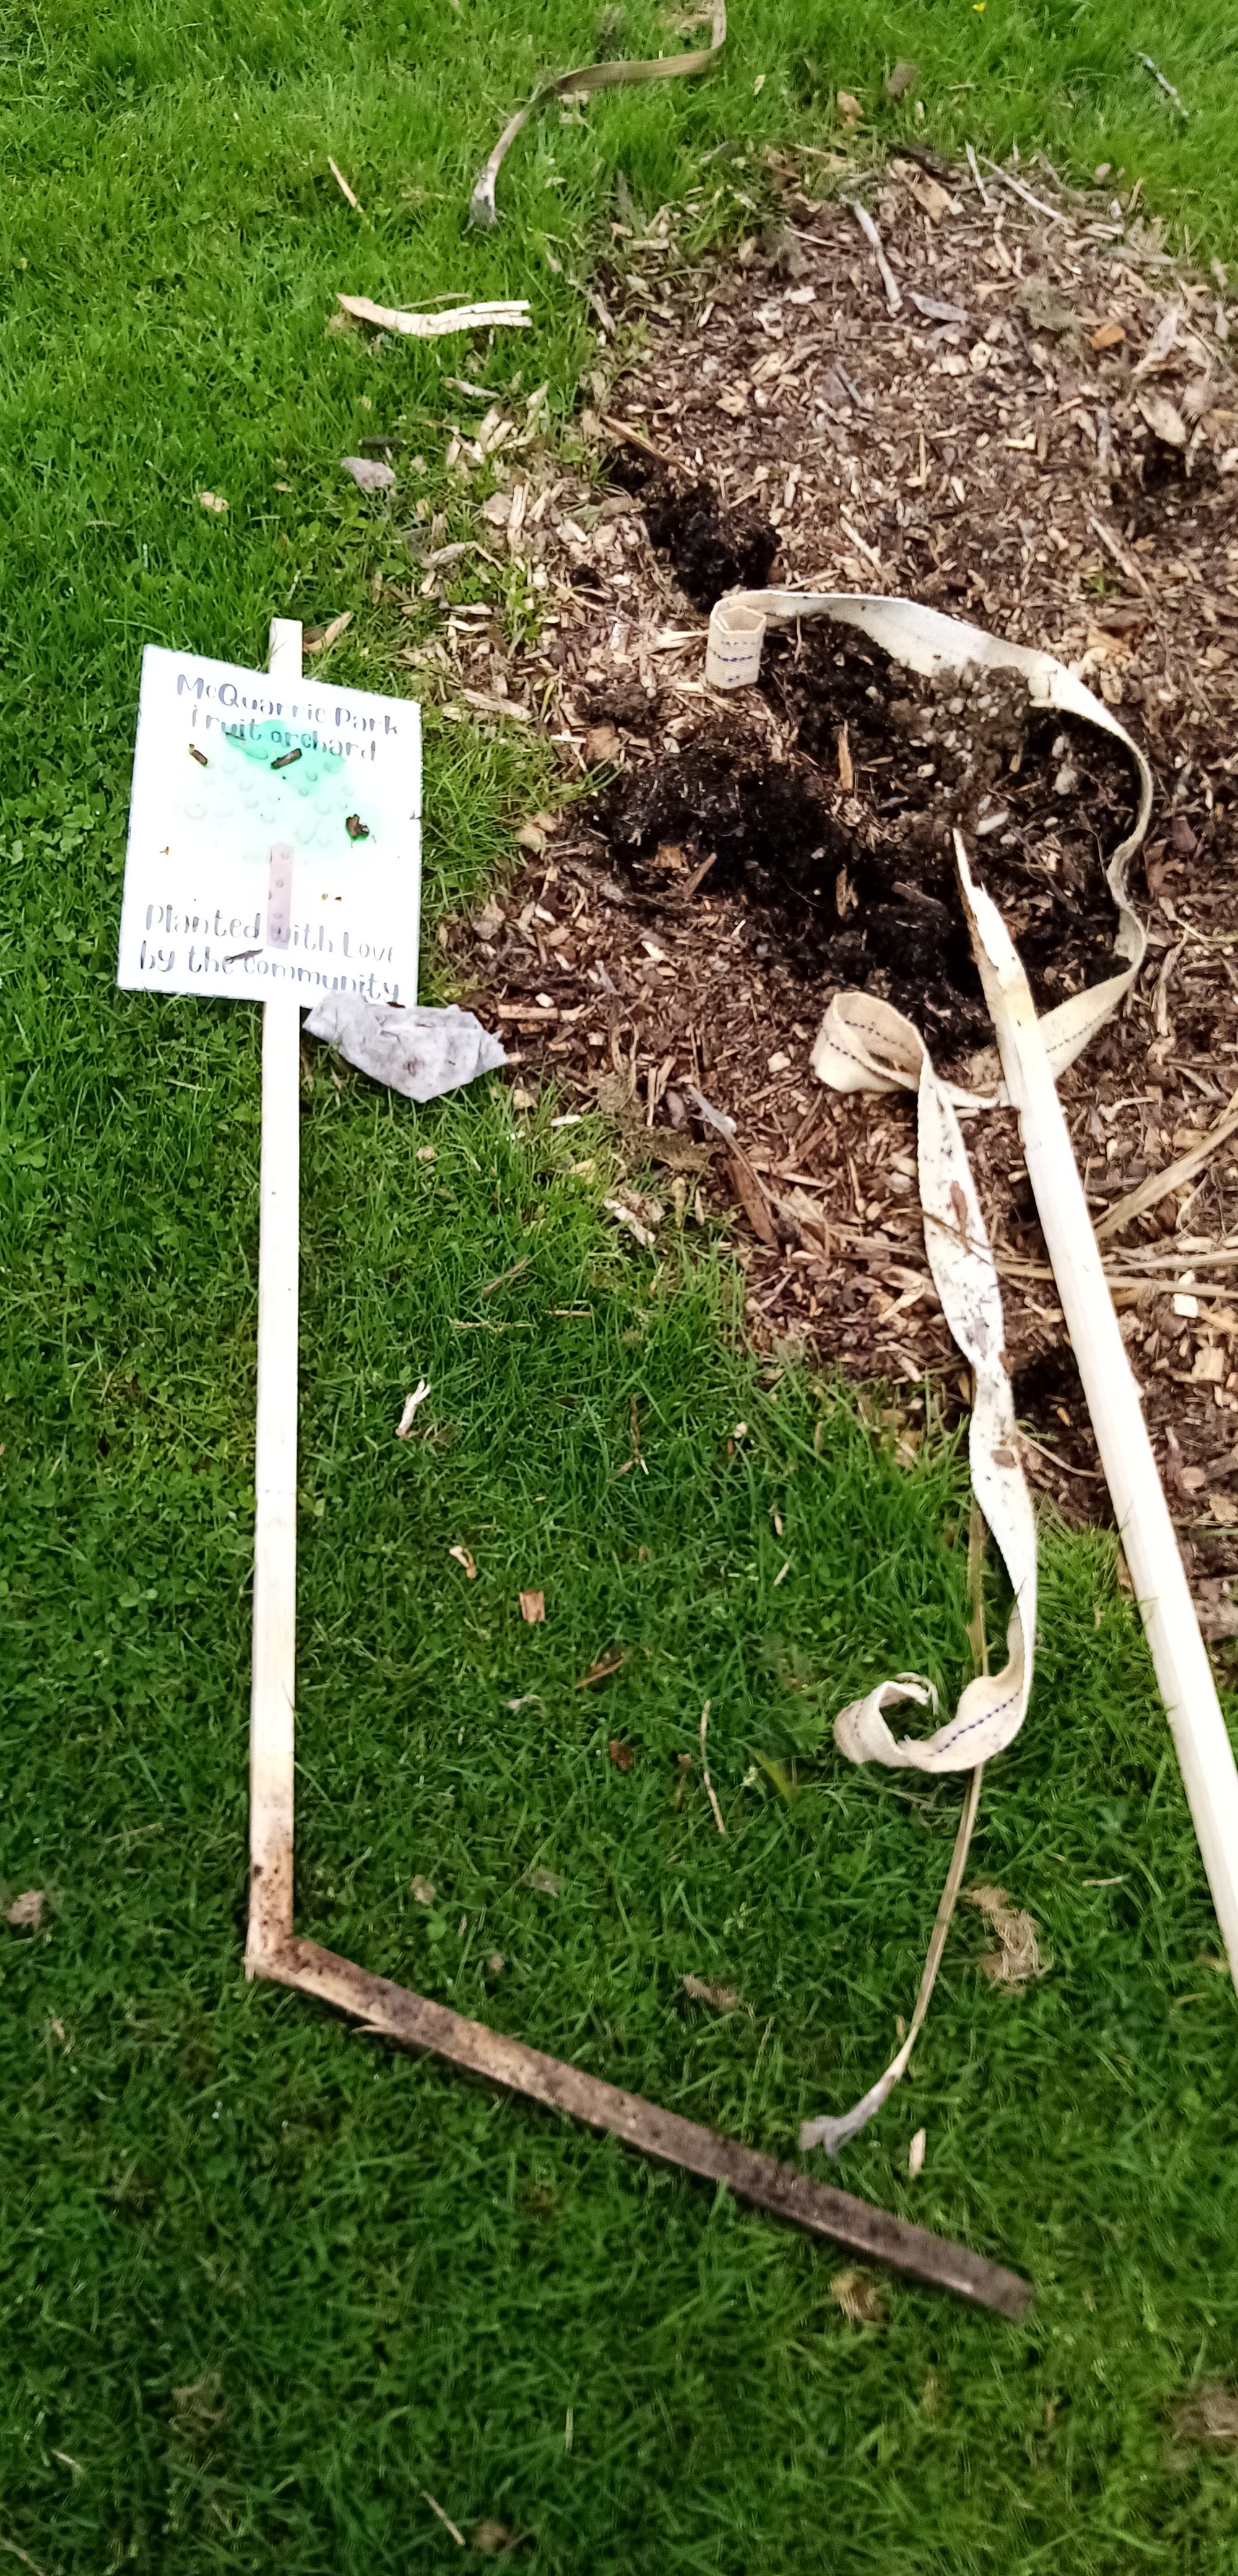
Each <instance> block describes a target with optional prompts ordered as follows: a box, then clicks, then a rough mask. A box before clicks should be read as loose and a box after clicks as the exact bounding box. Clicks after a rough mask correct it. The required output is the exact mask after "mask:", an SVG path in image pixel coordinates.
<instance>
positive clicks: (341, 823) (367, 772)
mask: <svg viewBox="0 0 1238 2576" xmlns="http://www.w3.org/2000/svg"><path fill="white" fill-rule="evenodd" d="M420 885H421V712H420V709H419V708H418V707H417V706H416V705H415V704H414V703H413V702H412V701H411V700H409V699H406V698H384V697H377V696H372V695H371V694H370V692H369V691H368V690H365V689H338V688H335V687H333V686H332V685H331V684H330V683H329V682H326V681H320V680H313V679H310V680H302V679H299V678H294V677H292V676H290V675H289V676H285V675H282V674H281V675H279V676H276V675H275V674H273V673H270V672H266V671H247V670H243V669H241V668H239V667H238V666H237V665H235V664H233V663H231V662H212V661H207V660H205V659H204V658H203V657H202V656H201V655H199V654H196V653H172V652H168V651H166V650H165V649H164V647H163V646H162V645H156V644H150V645H148V646H147V648H146V651H145V654H144V656H143V660H142V692H141V700H140V705H139V710H138V732H137V748H136V752H135V757H134V768H133V793H132V798H131V802H130V809H129V846H128V851H127V854H126V860H125V890H124V903H123V909H122V913H121V925H120V958H119V963H118V966H117V981H118V983H120V984H121V985H123V986H125V987H126V988H128V989H130V990H144V991H147V992H155V993H200V994H208V995H216V996H218V995H226V996H228V997H230V998H231V999H233V1000H235V1001H267V1000H270V999H271V998H272V997H273V996H274V995H276V994H282V993H286V994H288V995H290V996H291V995H295V997H296V999H297V1000H298V1002H300V1003H301V1004H302V1005H303V1006H304V1007H305V1008H309V1007H310V1006H311V1005H312V1004H313V1003H314V1002H315V1001H316V1000H317V999H318V998H319V996H320V995H321V994H323V993H330V992H337V991H343V992H347V993H360V994H362V995H363V996H364V997H365V998H366V999H367V1000H369V1001H372V1002H404V1003H411V1002H415V1001H416V998H417V940H418V925H419V912H420V900H419V898H420Z"/></svg>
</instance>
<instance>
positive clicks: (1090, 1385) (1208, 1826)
mask: <svg viewBox="0 0 1238 2576" xmlns="http://www.w3.org/2000/svg"><path fill="white" fill-rule="evenodd" d="M954 839H955V850H956V853H957V857H958V870H959V883H960V885H961V887H962V892H963V903H964V907H965V909H966V912H967V920H968V927H969V929H970V931H971V940H972V947H973V949H974V951H975V956H976V964H977V966H978V967H979V969H980V979H981V982H982V983H983V985H984V996H985V1000H986V1002H987V1003H988V1006H989V1015H990V1017H991V1019H992V1022H993V1027H994V1030H995V1032H996V1036H997V1044H998V1051H999V1053H1000V1056H1001V1060H1002V1072H1003V1074H1004V1075H1005V1078H1006V1088H1007V1091H1008V1092H1009V1094H1010V1098H1011V1100H1012V1102H1013V1104H1014V1107H1015V1108H1016V1109H1017V1111H1018V1113H1019V1129H1020V1135H1021V1138H1022V1144H1023V1152H1024V1157H1025V1160H1026V1163H1027V1175H1028V1179H1029V1180H1030V1182H1031V1185H1032V1189H1033V1192H1034V1194H1035V1199H1036V1207H1037V1212H1038V1214H1039V1217H1040V1222H1041V1226H1042V1228H1043V1230H1044V1237H1045V1242H1046V1243H1047V1245H1048V1247H1049V1259H1050V1261H1051V1262H1052V1264H1053V1275H1054V1278H1055V1279H1056V1281H1057V1289H1058V1295H1059V1297H1060V1298H1061V1301H1062V1312H1063V1314H1064V1315H1065V1318H1066V1328H1067V1331H1068V1332H1069V1334H1070V1339H1071V1345H1072V1348H1073V1350H1074V1354H1075V1359H1076V1362H1077V1364H1078V1369H1079V1375H1080V1377H1081V1378H1082V1380H1083V1392H1084V1394H1085V1396H1086V1397H1087V1403H1088V1411H1089V1413H1090V1414H1091V1417H1092V1427H1093V1429H1094V1431H1095V1433H1096V1446H1097V1448H1098V1449H1099V1451H1100V1458H1101V1465H1102V1466H1103V1468H1104V1470H1105V1477H1106V1481H1107V1483H1108V1486H1109V1491H1110V1494H1111V1496H1112V1498H1113V1508H1114V1516H1115V1518H1116V1520H1117V1524H1118V1529H1119V1531H1120V1533H1121V1538H1122V1545H1123V1547H1124V1548H1125V1550H1126V1560H1127V1563H1128V1565H1129V1566H1130V1570H1131V1577H1132V1580H1133V1582H1134V1586H1135V1598H1136V1600H1137V1601H1138V1603H1139V1608H1140V1613H1141V1615H1142V1618H1143V1624H1144V1628H1145V1631H1146V1634H1147V1639H1148V1647H1149V1651H1150V1653H1151V1656H1152V1661H1153V1664H1154V1666H1155V1669H1156V1678H1157V1681H1158V1683H1159V1685H1160V1691H1161V1697H1162V1699H1163V1700H1164V1702H1165V1713H1166V1715H1167V1717H1168V1719H1169V1725H1170V1731H1171V1733H1172V1735H1173V1739H1174V1744H1175V1747H1176V1749H1177V1755H1178V1760H1179V1763H1180V1764H1181V1767H1182V1779H1183V1785H1184V1787H1185V1789H1186V1794H1187V1799H1188V1802H1189V1804H1190V1809H1191V1815H1192V1818H1193V1820H1194V1825H1195V1831H1196V1834H1197V1836H1198V1838H1199V1848H1200V1852H1201V1854H1202V1856H1203V1863H1204V1868H1205V1870H1206V1872H1207V1875H1208V1884H1209V1887H1210V1888H1211V1890H1212V1901H1213V1904H1214V1905H1215V1907H1216V1913H1217V1921H1218V1923H1219V1925H1220V1929H1221V1937H1222V1939H1223V1941H1224V1943H1225V1947H1226V1950H1227V1952H1228V1955H1229V1966H1230V1974H1231V1976H1233V1978H1234V1982H1235V1984H1236V1985H1238V1769H1236V1768H1235V1764H1234V1756H1233V1752H1232V1749H1231V1746H1230V1741H1229V1737H1228V1735H1227V1733H1226V1730H1225V1720H1224V1718H1223V1717H1222V1715H1221V1705H1220V1701H1219V1700H1218V1698H1217V1693H1216V1684H1215V1682H1214V1680H1213V1678H1212V1667H1211V1665H1210V1663H1209V1661H1208V1652H1207V1648H1206V1647H1205V1645H1204V1641H1203V1638H1202V1637H1201V1635H1200V1633H1199V1621H1198V1619H1197V1618H1196V1616H1195V1604H1194V1602H1193V1601H1192V1599H1191V1592H1190V1586H1189V1584H1188V1582H1187V1579H1186V1574H1185V1571H1184V1568H1183V1564H1182V1559H1181V1556H1180V1555H1179V1553H1178V1541H1177V1536H1176V1533H1175V1530H1174V1525H1173V1522H1172V1520H1171V1518H1170V1514H1169V1506H1168V1504H1167V1502H1166V1500H1165V1495H1164V1491H1163V1488H1162V1485H1161V1480H1160V1477H1159V1475H1158V1474H1157V1468H1156V1460H1155V1458H1154V1456H1153V1454H1152V1443H1151V1441H1150V1440H1149V1438H1148V1429H1147V1424H1146V1423H1145V1421H1144V1418H1143V1407H1142V1405H1141V1403H1140V1400H1139V1389H1138V1387H1137V1386H1136V1384H1135V1380H1134V1377H1133V1375H1132V1373H1131V1365H1130V1361H1129V1360H1128V1358H1127V1356H1126V1345H1125V1343H1124V1341H1123V1339H1122V1335H1121V1331H1120V1329H1119V1326H1118V1319H1117V1316H1116V1314H1115V1312H1114V1309H1113V1302H1112V1300H1111V1298H1110V1295H1109V1289H1108V1286H1107V1283H1106V1280H1105V1272H1104V1266H1103V1263H1102V1260H1101V1255H1100V1251H1099V1248H1098V1245H1097V1241H1096V1237H1095V1234H1094V1233H1093V1231H1092V1220H1091V1217H1090V1215H1089V1213H1088V1203H1087V1200H1086V1198H1085V1196H1084V1191H1083V1183H1082V1181H1081V1180H1080V1177H1079V1170H1078V1166H1077V1164H1076V1162H1075V1157H1074V1152H1073V1149H1072V1146H1071V1142H1070V1136H1069V1133H1068V1131H1067V1126H1066V1120H1065V1118H1064V1116H1063V1114H1062V1104H1061V1102H1060V1100H1059V1099H1058V1095H1057V1086H1056V1084H1055V1082H1054V1079H1053V1074H1052V1070H1051V1068H1050V1065H1049V1059H1048V1057H1047V1055H1046V1053H1045V1047H1044V1040H1043V1037H1042V1036H1041V1031H1040V1024H1039V1021H1038V1020H1037V1017H1036V1008H1035V1004H1034V1003H1033V1000H1032V996H1031V992H1030V989H1029V987H1028V981H1027V977H1026V975H1025V973H1024V971H1023V966H1022V963H1021V960H1020V958H1019V955H1018V952H1017V950H1016V948H1015V946H1014V943H1013V941H1012V939H1011V937H1010V934H1009V932H1008V930H1007V928H1006V925H1005V922H1004V921H1003V920H1002V917H1001V914H1000V913H999V911H998V909H997V906H996V904H995V903H994V902H993V901H992V900H991V898H990V897H989V896H988V895H987V894H986V893H985V892H984V889H983V887H982V886H977V885H975V884H974V883H973V880H972V876H971V871H970V869H969V867H968V864H967V852H966V849H965V848H964V845H963V841H962V838H961V835H960V834H959V833H957V832H956V833H955V836H954Z"/></svg>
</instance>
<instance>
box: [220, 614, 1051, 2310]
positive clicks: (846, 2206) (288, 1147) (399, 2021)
mask: <svg viewBox="0 0 1238 2576" xmlns="http://www.w3.org/2000/svg"><path fill="white" fill-rule="evenodd" d="M301 642H302V639H301V629H300V627H299V626H298V625H297V624H296V623H295V621H293V620H291V619H283V618H276V619H274V620H273V621H272V625H271V642H270V669H271V671H272V673H273V674H277V675H280V676H282V677H283V678H285V679H288V680H291V679H299V678H300V676H301ZM737 1150H738V1149H737ZM740 1159H741V1161H743V1162H744V1163H745V1165H746V1158H744V1157H741V1158H740ZM746 1169H747V1171H748V1172H750V1169H751V1167H750V1166H746ZM259 1186H260V1201H261V1204H260V1217H259V1237H258V1404H257V1422H256V1438H255V1458H254V1483H255V1489H256V1504H257V1509H256V1517H255V1523H254V1632H253V1674H252V1683H251V1696H250V1827H249V1857H250V1876H249V1934H248V1940H247V1943H246V1950H245V1968H246V1974H247V1975H248V1976H250V1977H255V1976H257V1977H266V1978H269V1979H270V1980H271V1982H272V1983H273V1984H276V1985H283V1986H292V1987H295V1989H296V1990H297V1992H298V1993H300V1994H306V1995H313V1996H315V1997H316V1998H317V2000H318V2001H319V2002H321V2003H326V2004H331V2005H333V2006H334V2007H335V2008H336V2010H337V2011H339V2012H343V2013H347V2014H349V2015H351V2016H352V2017H353V2018H354V2019H356V2020H358V2021H360V2022H362V2023H363V2024H364V2026H365V2028H366V2029H367V2030H371V2031H373V2032H374V2033H375V2034H376V2035H377V2036H378V2037H380V2038H383V2039H388V2040H391V2041H392V2042H394V2044H395V2045H396V2046H398V2047H406V2048H425V2049H430V2050H432V2051H433V2052H434V2054H435V2055H436V2056H438V2057H444V2058H446V2059H447V2060H448V2061H449V2063H450V2064H451V2065H453V2066H460V2067H463V2068H465V2069H466V2070H467V2071H468V2072H469V2073H470V2074H472V2075H477V2076H481V2077H482V2078H484V2079H485V2080H486V2081H488V2082H490V2083H492V2084H498V2085H501V2086H502V2087H504V2088H505V2089H506V2090H507V2091H509V2092H513V2093H520V2094H523V2095H524V2097H525V2098H526V2100H528V2101H532V2102H540V2103H542V2104H543V2105H544V2106H545V2107H546V2108H547V2109H548V2110H555V2111H563V2112H566V2113H567V2115H568V2116H569V2117H570V2118H573V2119H578V2120H584V2121H586V2122H587V2123H588V2125H589V2126H590V2127H591V2128H595V2129H605V2130H607V2131H609V2133H610V2134H611V2136H612V2137H617V2138H622V2139H623V2141H624V2143H625V2145H627V2146H630V2147H635V2148H636V2149H637V2150H638V2151H639V2152H640V2153H642V2154H644V2155H648V2156H654V2157H656V2158H657V2159H658V2160H659V2161H660V2162H662V2163H664V2164H673V2165H678V2166H680V2167H681V2168H682V2169H683V2171H684V2172H685V2173H695V2174H700V2175H702V2176H703V2177H704V2178H705V2179H706V2180H707V2181H710V2182H714V2183H725V2184H727V2185H728V2186H729V2188H730V2189H731V2190H732V2191H734V2192H736V2193H737V2194H738V2195H739V2197H740V2198H741V2199H744V2200H749V2201H752V2202H753V2203H755V2205H756V2206H757V2207H758V2208H759V2209H766V2210H768V2211H769V2212H770V2213H771V2215H772V2216H774V2217H777V2218H788V2219H791V2220H792V2221H794V2223H795V2224H796V2225H797V2226H800V2227H805V2228H807V2229H808V2231H809V2232H810V2234H812V2235H815V2236H828V2237H830V2238H832V2239H833V2240H834V2242H835V2243H837V2244H839V2245H845V2246H847V2247H848V2248H849V2249H850V2251H852V2252H853V2253H858V2254H864V2255H867V2256H868V2257H869V2258H870V2259H871V2260H873V2261H879V2262H884V2263H890V2264H892V2265H893V2266H894V2267H895V2268H896V2269H897V2270H898V2271H902V2272H906V2273H909V2274H910V2275H911V2277H912V2278H913V2279H916V2280H920V2281H925V2282H928V2283H930V2284H931V2285H932V2286H934V2287H935V2288H938V2289H948V2290H954V2291H956V2292H957V2293H958V2295H959V2297H960V2298H965V2299H971V2300H973V2301H974V2302H975V2304H976V2305H977V2306H980V2307H986V2308H993V2309H995V2310H996V2311H997V2313H998V2315H1000V2316H1006V2317H1021V2316H1023V2315H1024V2314H1025V2313H1026V2311H1027V2308H1028V2307H1029V2305H1030V2303H1031V2297H1032V2291H1031V2284H1030V2283H1029V2282H1027V2281H1024V2280H1022V2279H1020V2277H1019V2275H1018V2274H1017V2273H1014V2272H1007V2271H1005V2270H1004V2269H1003V2267H1002V2266H1001V2264H999V2263H990V2262H989V2261H988V2260H987V2259H986V2258H985V2256H983V2255H980V2254H972V2253H969V2251H968V2249H967V2247H966V2246H963V2245H955V2244H953V2243H951V2241H950V2240H949V2238H947V2237H944V2236H934V2235H933V2234H932V2233H931V2231H930V2230H929V2229H928V2228H924V2227H915V2226H912V2225H911V2224H910V2222H909V2221H908V2220H906V2219H903V2218H894V2217H891V2216H890V2215H889V2214H888V2212H886V2211H885V2210H880V2209H874V2208H872V2207H871V2206H870V2204H869V2203H868V2202H867V2201H863V2200H857V2199H855V2198H854V2197H853V2195H852V2194H851V2193H850V2192H845V2191H837V2190H835V2189H834V2188H833V2186H832V2185H831V2184H828V2183H819V2182H816V2181H814V2179H813V2178H812V2176H811V2175H809V2174H803V2173H796V2172H793V2171H792V2170H791V2169H790V2168H789V2167H788V2166H786V2165H780V2164H778V2163H776V2162H775V2160H774V2158H773V2157H772V2156H764V2155H760V2154H758V2153H757V2151H756V2150H755V2149H754V2148H752V2147H745V2146H741V2145H740V2144H739V2143H738V2141H737V2140H734V2139H729V2138H720V2137H717V2136H716V2135H715V2134H714V2132H713V2130H711V2129H703V2128H701V2127H699V2126H698V2125H697V2123H696V2122H695V2121H693V2120H684V2119H681V2118H680V2117H679V2115H678V2113H677V2112H674V2111H663V2110H661V2109H659V2108H658V2106H657V2105H656V2104H655V2103H652V2102H645V2101H643V2100H642V2099H641V2098H640V2096H639V2095H638V2094H634V2093H624V2092H621V2091H620V2089H619V2088H618V2086H617V2085H614V2084H605V2083H603V2082H602V2081H601V2080H600V2078H598V2077H597V2076H594V2075H586V2074H583V2073H582V2072H581V2070H580V2068H579V2067H575V2066H565V2065H563V2064H562V2063H561V2062H560V2061H559V2059H557V2058H554V2057H546V2056H544V2055H543V2054H542V2052H541V2050H540V2049H536V2048H529V2047H527V2046H526V2045H525V2043H524V2042H523V2041H522V2040H518V2039H508V2038H506V2037H505V2036H504V2035H503V2033H502V2032H500V2031H493V2030H487V2029H486V2028H485V2027H484V2025H483V2024H482V2023H480V2022H475V2021H467V2020H465V2018H464V2016H463V2015H462V2014H460V2013H455V2012H451V2011H449V2010H448V2008H447V2006H446V2005H445V2004H437V2003H432V2002H430V2001H429V2000H428V1998H427V1997H425V1996H424V1995H414V1994H410V1993H409V1992H408V1991H407V1989H406V1988H405V1987H403V1986H396V1985H392V1984H391V1983H390V1981H389V1980H388V1979H387V1978H386V1977H375V1976H372V1975H371V1974H370V1973H369V1971H368V1970H367V1969H365V1968H358V1967H356V1966H354V1964H353V1962H352V1961H351V1960H349V1959H340V1958H337V1957H336V1956H335V1955H334V1953H333V1952H332V1951H330V1950H323V1949H320V1948H319V1946H318V1944H317V1942H314V1941H301V1940H298V1939H297V1938H296V1937H295V1935H294V1933H293V1928H292V1919H293V1918H292V1851H293V1787H294V1779H295V1760H294V1733H293V1726H294V1720H293V1711H294V1700H295V1684H296V1588H297V1556H296V1491H297V1328H298V1314H297V1288H298V1245H299V1234H300V1010H299V1007H298V1003H297V999H296V995H295V993H293V994H291V995H283V994H281V995H279V996H277V997H276V998H274V999H272V1000H271V1001H269V1002H267V1003H266V1005H265V1009H264V1015H263V1033H262V1158H261V1177H260V1185H259ZM752 1186H753V1188H754V1189H758V1190H759V1184H758V1183H757V1182H756V1180H755V1176H752ZM453 1552H454V1551H453ZM469 1570H470V1571H471V1569H469ZM716 1812H717V1810H716V1808H715V1813H716Z"/></svg>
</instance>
